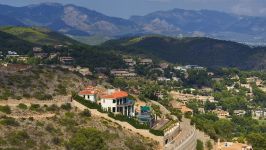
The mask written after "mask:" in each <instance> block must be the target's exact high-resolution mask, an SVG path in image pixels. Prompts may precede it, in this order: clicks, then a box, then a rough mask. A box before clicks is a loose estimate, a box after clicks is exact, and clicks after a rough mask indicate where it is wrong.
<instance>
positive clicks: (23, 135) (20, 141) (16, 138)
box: [7, 131, 35, 149]
mask: <svg viewBox="0 0 266 150" xmlns="http://www.w3.org/2000/svg"><path fill="white" fill-rule="evenodd" d="M7 139H8V140H7V141H8V143H9V144H10V145H13V146H18V147H19V149H30V148H33V147H34V145H35V142H34V141H33V140H32V139H31V138H30V136H29V135H28V133H27V132H26V131H15V132H11V133H10V134H9V135H8V137H7Z"/></svg>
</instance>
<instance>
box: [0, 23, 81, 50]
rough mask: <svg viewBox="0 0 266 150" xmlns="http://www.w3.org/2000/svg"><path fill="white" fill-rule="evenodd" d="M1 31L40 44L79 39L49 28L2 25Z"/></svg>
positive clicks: (68, 42) (66, 42) (64, 42)
mask: <svg viewBox="0 0 266 150" xmlns="http://www.w3.org/2000/svg"><path fill="white" fill-rule="evenodd" d="M0 31H1V32H5V33H7V34H10V35H13V36H15V37H17V38H18V39H21V40H24V41H27V42H30V43H34V44H39V45H55V44H67V45H69V44H78V42H77V41H75V40H73V39H71V38H69V37H67V36H65V35H63V34H60V33H57V32H54V31H51V30H49V29H47V28H41V27H15V26H8V27H0Z"/></svg>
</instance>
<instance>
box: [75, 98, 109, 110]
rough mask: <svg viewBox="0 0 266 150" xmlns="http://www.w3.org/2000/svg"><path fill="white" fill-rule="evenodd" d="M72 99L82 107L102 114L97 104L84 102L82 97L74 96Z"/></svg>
mask: <svg viewBox="0 0 266 150" xmlns="http://www.w3.org/2000/svg"><path fill="white" fill-rule="evenodd" d="M73 99H75V100H76V101H77V102H79V103H81V104H82V105H84V106H86V107H88V108H90V109H97V110H98V111H99V112H104V111H103V110H102V107H101V106H100V105H98V104H97V103H93V102H91V101H88V100H85V99H84V98H83V97H80V96H78V95H74V96H73Z"/></svg>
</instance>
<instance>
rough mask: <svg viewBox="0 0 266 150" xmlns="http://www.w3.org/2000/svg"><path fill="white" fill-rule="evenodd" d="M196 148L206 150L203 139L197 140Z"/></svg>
mask: <svg viewBox="0 0 266 150" xmlns="http://www.w3.org/2000/svg"><path fill="white" fill-rule="evenodd" d="M196 150H204V145H203V142H202V141H201V140H197V146H196Z"/></svg>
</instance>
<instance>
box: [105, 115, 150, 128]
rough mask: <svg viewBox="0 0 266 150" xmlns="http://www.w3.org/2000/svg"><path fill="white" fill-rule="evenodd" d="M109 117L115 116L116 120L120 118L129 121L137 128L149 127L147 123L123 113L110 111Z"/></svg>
mask: <svg viewBox="0 0 266 150" xmlns="http://www.w3.org/2000/svg"><path fill="white" fill-rule="evenodd" d="M108 116H109V117H111V118H114V119H115V120H119V121H123V122H127V123H129V124H131V125H132V126H133V127H135V128H137V129H149V126H148V125H146V124H141V123H140V122H139V121H138V120H136V119H133V118H128V117H127V116H123V115H120V114H119V115H115V114H113V113H109V114H108Z"/></svg>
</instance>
